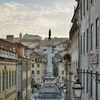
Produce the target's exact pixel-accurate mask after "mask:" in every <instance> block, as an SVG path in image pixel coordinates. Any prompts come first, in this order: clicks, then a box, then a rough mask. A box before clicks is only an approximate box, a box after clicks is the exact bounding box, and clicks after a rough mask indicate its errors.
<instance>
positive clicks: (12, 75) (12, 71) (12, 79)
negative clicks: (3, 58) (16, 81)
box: [12, 71, 13, 86]
mask: <svg viewBox="0 0 100 100" xmlns="http://www.w3.org/2000/svg"><path fill="white" fill-rule="evenodd" d="M12 86H13V71H12Z"/></svg>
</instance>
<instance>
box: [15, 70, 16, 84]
mask: <svg viewBox="0 0 100 100" xmlns="http://www.w3.org/2000/svg"><path fill="white" fill-rule="evenodd" d="M15 85H16V71H15Z"/></svg>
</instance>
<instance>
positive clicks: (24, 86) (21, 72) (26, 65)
mask: <svg viewBox="0 0 100 100" xmlns="http://www.w3.org/2000/svg"><path fill="white" fill-rule="evenodd" d="M0 46H1V47H2V48H5V49H8V50H10V51H12V52H16V53H17V54H18V59H17V64H16V66H17V67H16V73H17V79H16V84H17V87H16V97H17V99H18V100H30V98H31V66H30V65H31V60H30V59H29V48H28V47H26V46H24V45H23V44H21V43H12V42H9V41H6V40H3V39H0ZM10 55H12V54H10ZM8 58H9V57H8ZM12 59H13V58H12ZM12 73H14V72H12ZM12 77H13V76H12ZM12 84H13V83H12Z"/></svg>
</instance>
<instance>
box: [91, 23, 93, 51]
mask: <svg viewBox="0 0 100 100" xmlns="http://www.w3.org/2000/svg"><path fill="white" fill-rule="evenodd" d="M92 36H93V24H92V25H91V50H92V49H93V46H92V45H93V40H92Z"/></svg>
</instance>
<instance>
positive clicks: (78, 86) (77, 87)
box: [73, 79, 83, 98]
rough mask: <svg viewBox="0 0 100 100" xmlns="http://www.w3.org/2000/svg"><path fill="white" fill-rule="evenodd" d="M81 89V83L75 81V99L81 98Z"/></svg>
mask: <svg viewBox="0 0 100 100" xmlns="http://www.w3.org/2000/svg"><path fill="white" fill-rule="evenodd" d="M82 89H83V87H82V86H81V82H79V79H77V80H76V82H75V84H74V87H73V91H74V95H75V98H81V94H82Z"/></svg>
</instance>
